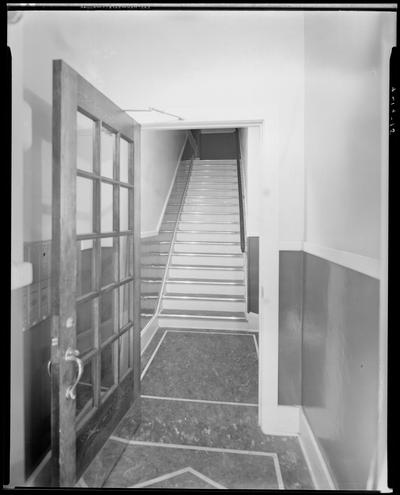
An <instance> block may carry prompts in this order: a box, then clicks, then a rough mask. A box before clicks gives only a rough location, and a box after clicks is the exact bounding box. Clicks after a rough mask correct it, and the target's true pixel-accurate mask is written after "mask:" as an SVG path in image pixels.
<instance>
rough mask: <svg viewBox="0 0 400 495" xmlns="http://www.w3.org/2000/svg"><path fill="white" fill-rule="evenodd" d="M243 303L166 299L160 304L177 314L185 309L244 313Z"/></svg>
mask: <svg viewBox="0 0 400 495" xmlns="http://www.w3.org/2000/svg"><path fill="white" fill-rule="evenodd" d="M245 306H246V304H245V302H244V301H204V300H196V299H168V298H164V299H163V302H162V308H163V309H175V310H176V311H177V312H180V311H184V310H185V309H189V310H195V311H238V312H242V313H243V312H245V310H246V308H245Z"/></svg>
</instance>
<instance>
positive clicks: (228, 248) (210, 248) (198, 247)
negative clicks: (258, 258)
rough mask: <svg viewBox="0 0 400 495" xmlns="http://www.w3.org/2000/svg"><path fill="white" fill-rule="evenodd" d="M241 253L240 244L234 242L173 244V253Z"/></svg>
mask: <svg viewBox="0 0 400 495" xmlns="http://www.w3.org/2000/svg"><path fill="white" fill-rule="evenodd" d="M182 252H183V253H193V252H196V253H226V254H239V253H241V250H240V246H237V245H235V244H232V245H231V244H227V245H224V244H175V246H174V253H176V254H177V253H182Z"/></svg>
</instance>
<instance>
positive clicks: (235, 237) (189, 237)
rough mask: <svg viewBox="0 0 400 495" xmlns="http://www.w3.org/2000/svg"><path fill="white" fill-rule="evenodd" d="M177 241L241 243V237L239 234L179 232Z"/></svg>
mask: <svg viewBox="0 0 400 495" xmlns="http://www.w3.org/2000/svg"><path fill="white" fill-rule="evenodd" d="M176 240H177V241H215V242H219V241H222V242H223V241H226V242H239V241H240V236H239V234H238V233H237V234H225V233H222V234H217V233H215V234H214V233H212V234H203V233H195V234H191V233H189V232H177V234H176Z"/></svg>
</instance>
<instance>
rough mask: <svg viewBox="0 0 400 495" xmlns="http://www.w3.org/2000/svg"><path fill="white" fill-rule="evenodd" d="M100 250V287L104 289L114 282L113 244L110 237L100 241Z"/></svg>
mask: <svg viewBox="0 0 400 495" xmlns="http://www.w3.org/2000/svg"><path fill="white" fill-rule="evenodd" d="M100 249H101V272H100V285H101V287H105V286H106V285H109V284H111V283H113V282H114V281H115V276H114V268H115V260H114V258H115V256H114V242H113V238H112V237H106V238H105V239H101V241H100Z"/></svg>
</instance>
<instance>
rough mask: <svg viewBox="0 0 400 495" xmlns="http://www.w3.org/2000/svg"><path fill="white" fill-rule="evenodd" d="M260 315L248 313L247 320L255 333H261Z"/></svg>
mask: <svg viewBox="0 0 400 495" xmlns="http://www.w3.org/2000/svg"><path fill="white" fill-rule="evenodd" d="M259 316H260V315H259V314H258V313H246V318H247V321H248V323H249V327H250V328H252V329H254V331H255V332H258V331H259V328H260V318H259Z"/></svg>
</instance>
